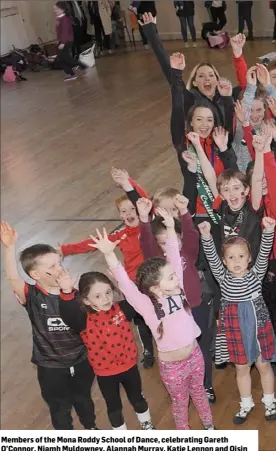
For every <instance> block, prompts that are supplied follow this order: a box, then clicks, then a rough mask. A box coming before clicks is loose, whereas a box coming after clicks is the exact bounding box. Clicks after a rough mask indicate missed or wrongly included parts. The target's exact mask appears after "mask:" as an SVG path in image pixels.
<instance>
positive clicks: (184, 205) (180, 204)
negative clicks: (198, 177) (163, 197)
mask: <svg viewBox="0 0 276 451" xmlns="http://www.w3.org/2000/svg"><path fill="white" fill-rule="evenodd" d="M188 204H189V199H187V197H185V196H182V195H181V194H177V195H176V196H175V198H174V205H175V206H176V208H177V209H178V211H179V213H180V216H183V215H185V214H186V213H187V211H188Z"/></svg>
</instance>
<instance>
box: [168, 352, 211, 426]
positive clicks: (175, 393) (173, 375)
mask: <svg viewBox="0 0 276 451" xmlns="http://www.w3.org/2000/svg"><path fill="white" fill-rule="evenodd" d="M159 367H160V374H161V378H162V381H163V383H164V385H165V387H166V389H167V390H168V392H169V395H170V397H171V400H172V413H173V417H174V422H175V425H176V429H178V430H187V429H190V428H189V421H188V406H189V396H191V398H192V400H193V403H194V406H195V408H196V410H197V412H198V414H199V416H200V419H201V421H202V424H203V426H205V427H207V426H212V425H213V417H212V412H211V409H210V406H209V401H208V398H207V395H206V392H205V389H204V385H203V380H204V360H203V356H202V353H201V350H200V348H199V347H196V348H195V350H194V351H193V352H192V353H191V354H190V356H189V357H188V358H187V359H185V360H178V361H176V362H165V361H164V360H160V361H159Z"/></svg>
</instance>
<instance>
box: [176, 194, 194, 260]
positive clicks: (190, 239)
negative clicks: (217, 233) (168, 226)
mask: <svg viewBox="0 0 276 451" xmlns="http://www.w3.org/2000/svg"><path fill="white" fill-rule="evenodd" d="M188 203H189V201H188V199H186V198H185V197H184V196H181V195H180V194H178V195H177V196H176V197H175V200H174V204H175V206H176V207H177V208H178V211H179V215H180V221H181V229H182V252H184V253H185V255H187V258H188V259H189V261H190V262H191V263H194V264H195V263H196V261H197V259H198V252H199V234H198V231H197V230H196V229H195V227H194V224H193V220H192V217H191V215H190V213H189V211H188Z"/></svg>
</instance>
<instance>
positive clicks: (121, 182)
mask: <svg viewBox="0 0 276 451" xmlns="http://www.w3.org/2000/svg"><path fill="white" fill-rule="evenodd" d="M111 177H112V179H113V181H114V183H115V185H117V186H120V187H121V188H122V189H123V190H124V191H125V193H126V195H127V197H128V198H129V200H130V201H131V202H132V203H133V205H134V206H135V207H136V202H137V201H138V199H140V198H141V197H145V198H148V197H149V196H148V195H147V193H146V192H145V191H144V189H143V188H142V187H141V186H140V185H138V183H136V182H135V181H134V180H133V179H132V178H130V177H129V175H128V173H127V171H125V170H124V169H117V168H114V167H113V168H112V169H111Z"/></svg>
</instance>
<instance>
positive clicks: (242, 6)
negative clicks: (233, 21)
mask: <svg viewBox="0 0 276 451" xmlns="http://www.w3.org/2000/svg"><path fill="white" fill-rule="evenodd" d="M252 4H253V2H247V1H244V2H242V3H238V16H239V33H243V30H244V22H246V25H247V28H248V37H250V38H252V37H253V23H252V18H251V12H252Z"/></svg>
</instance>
